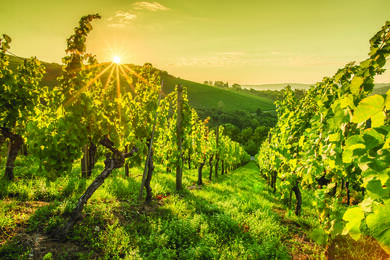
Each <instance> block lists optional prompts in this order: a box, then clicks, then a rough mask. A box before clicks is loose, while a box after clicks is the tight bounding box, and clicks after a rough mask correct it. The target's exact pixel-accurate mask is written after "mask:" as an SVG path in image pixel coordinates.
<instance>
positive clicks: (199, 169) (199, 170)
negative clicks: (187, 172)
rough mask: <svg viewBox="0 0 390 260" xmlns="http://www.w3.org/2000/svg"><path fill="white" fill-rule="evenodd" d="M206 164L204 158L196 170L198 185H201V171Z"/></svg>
mask: <svg viewBox="0 0 390 260" xmlns="http://www.w3.org/2000/svg"><path fill="white" fill-rule="evenodd" d="M205 164H206V158H205V159H204V160H203V162H201V163H200V165H199V168H198V185H202V184H203V180H202V171H203V166H204V165H205Z"/></svg>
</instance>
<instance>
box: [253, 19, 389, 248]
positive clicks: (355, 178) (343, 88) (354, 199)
mask: <svg viewBox="0 0 390 260" xmlns="http://www.w3.org/2000/svg"><path fill="white" fill-rule="evenodd" d="M370 45H371V47H370V52H369V57H368V58H367V59H366V60H364V61H362V62H360V63H359V64H354V63H349V64H347V65H346V66H345V67H344V68H342V69H339V70H338V71H337V73H336V74H335V75H334V76H333V77H330V78H324V79H323V81H322V82H319V83H317V84H316V85H315V86H313V87H312V88H310V90H309V91H308V92H307V93H306V95H305V97H304V98H303V100H301V101H300V102H299V103H298V102H297V101H296V99H295V97H294V95H293V92H292V91H291V89H289V88H287V89H285V90H284V99H283V100H282V101H281V102H278V103H277V104H276V106H277V112H278V124H277V126H276V127H275V128H273V129H272V130H271V131H270V133H269V138H268V141H267V142H264V143H263V145H262V147H261V149H260V153H259V156H258V161H259V165H260V172H261V174H262V175H264V177H265V178H267V180H268V183H269V185H270V186H271V188H272V189H273V192H274V193H275V192H276V191H277V190H278V191H279V192H281V193H282V194H283V195H282V197H283V198H285V199H286V200H287V201H288V203H289V204H290V206H291V200H292V193H294V194H295V198H296V207H295V214H296V215H298V216H299V215H300V214H301V205H302V192H301V190H302V189H305V190H309V191H310V192H311V194H312V197H311V198H310V200H311V201H310V203H311V204H312V206H313V207H314V208H315V209H316V211H317V214H318V216H319V218H320V223H321V228H318V229H317V232H316V239H317V240H318V241H319V242H321V243H326V242H328V239H331V238H332V237H333V238H334V237H335V236H337V235H339V234H343V235H347V234H349V235H350V236H351V237H352V238H354V239H356V240H358V239H359V238H360V237H361V236H362V235H363V234H364V235H371V236H373V237H374V238H376V239H377V240H378V241H379V242H380V243H382V245H383V246H384V247H385V248H387V251H389V245H390V217H389V216H390V189H389V186H390V178H389V177H390V149H389V148H390V117H389V115H390V113H389V110H390V91H388V92H387V94H386V95H383V96H382V95H370V93H371V92H372V89H373V86H374V84H373V83H374V77H375V76H376V75H378V74H381V73H383V72H384V69H383V67H384V65H385V64H386V61H387V59H388V56H389V54H390V22H387V23H386V24H385V25H384V26H383V28H382V29H381V30H380V31H379V32H378V33H377V34H376V35H375V36H374V37H373V38H372V39H371V40H370Z"/></svg>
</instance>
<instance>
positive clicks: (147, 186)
mask: <svg viewBox="0 0 390 260" xmlns="http://www.w3.org/2000/svg"><path fill="white" fill-rule="evenodd" d="M153 170H154V165H153V148H152V150H151V151H150V157H149V162H148V175H147V176H146V179H145V189H146V199H145V201H146V203H150V202H151V201H152V195H153V194H152V187H151V186H150V181H151V180H152V175H153Z"/></svg>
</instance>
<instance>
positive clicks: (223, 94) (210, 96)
mask: <svg viewBox="0 0 390 260" xmlns="http://www.w3.org/2000/svg"><path fill="white" fill-rule="evenodd" d="M162 78H163V79H164V85H165V87H164V91H167V92H171V91H172V90H173V89H174V87H175V85H176V84H182V85H183V86H186V87H187V88H188V96H189V101H190V104H191V106H193V107H194V108H196V109H197V108H200V109H213V108H214V109H219V110H222V111H225V112H233V111H236V110H245V111H249V112H255V111H256V109H258V108H260V109H261V110H273V109H275V106H274V104H273V102H272V100H270V99H268V98H263V97H257V96H254V95H249V94H246V93H239V92H237V91H234V90H230V89H222V88H218V87H213V86H209V85H204V84H200V83H196V82H193V81H189V80H184V79H180V78H176V77H173V76H171V75H163V77H162Z"/></svg>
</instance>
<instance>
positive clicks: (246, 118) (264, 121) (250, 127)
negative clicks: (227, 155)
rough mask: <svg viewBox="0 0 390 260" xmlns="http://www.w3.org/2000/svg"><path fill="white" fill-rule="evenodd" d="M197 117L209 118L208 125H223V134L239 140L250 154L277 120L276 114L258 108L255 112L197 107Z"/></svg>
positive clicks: (253, 153) (256, 148) (257, 147)
mask: <svg viewBox="0 0 390 260" xmlns="http://www.w3.org/2000/svg"><path fill="white" fill-rule="evenodd" d="M197 111H198V114H199V117H200V118H202V119H205V118H207V117H209V118H210V121H209V125H210V126H211V127H215V126H217V125H223V126H224V128H225V134H226V135H227V136H229V137H230V138H231V139H232V140H233V141H236V142H239V143H240V144H241V145H243V146H244V149H245V151H246V152H247V153H249V154H250V155H255V154H256V153H257V152H258V150H259V147H260V145H261V143H262V142H263V141H264V140H265V139H266V137H267V135H268V131H269V129H270V128H271V127H273V126H275V124H276V122H277V118H276V114H275V113H273V112H263V111H262V110H261V109H260V108H258V109H257V110H256V112H255V113H250V112H248V111H239V110H237V111H234V112H224V111H222V110H218V109H210V110H207V109H197Z"/></svg>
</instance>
